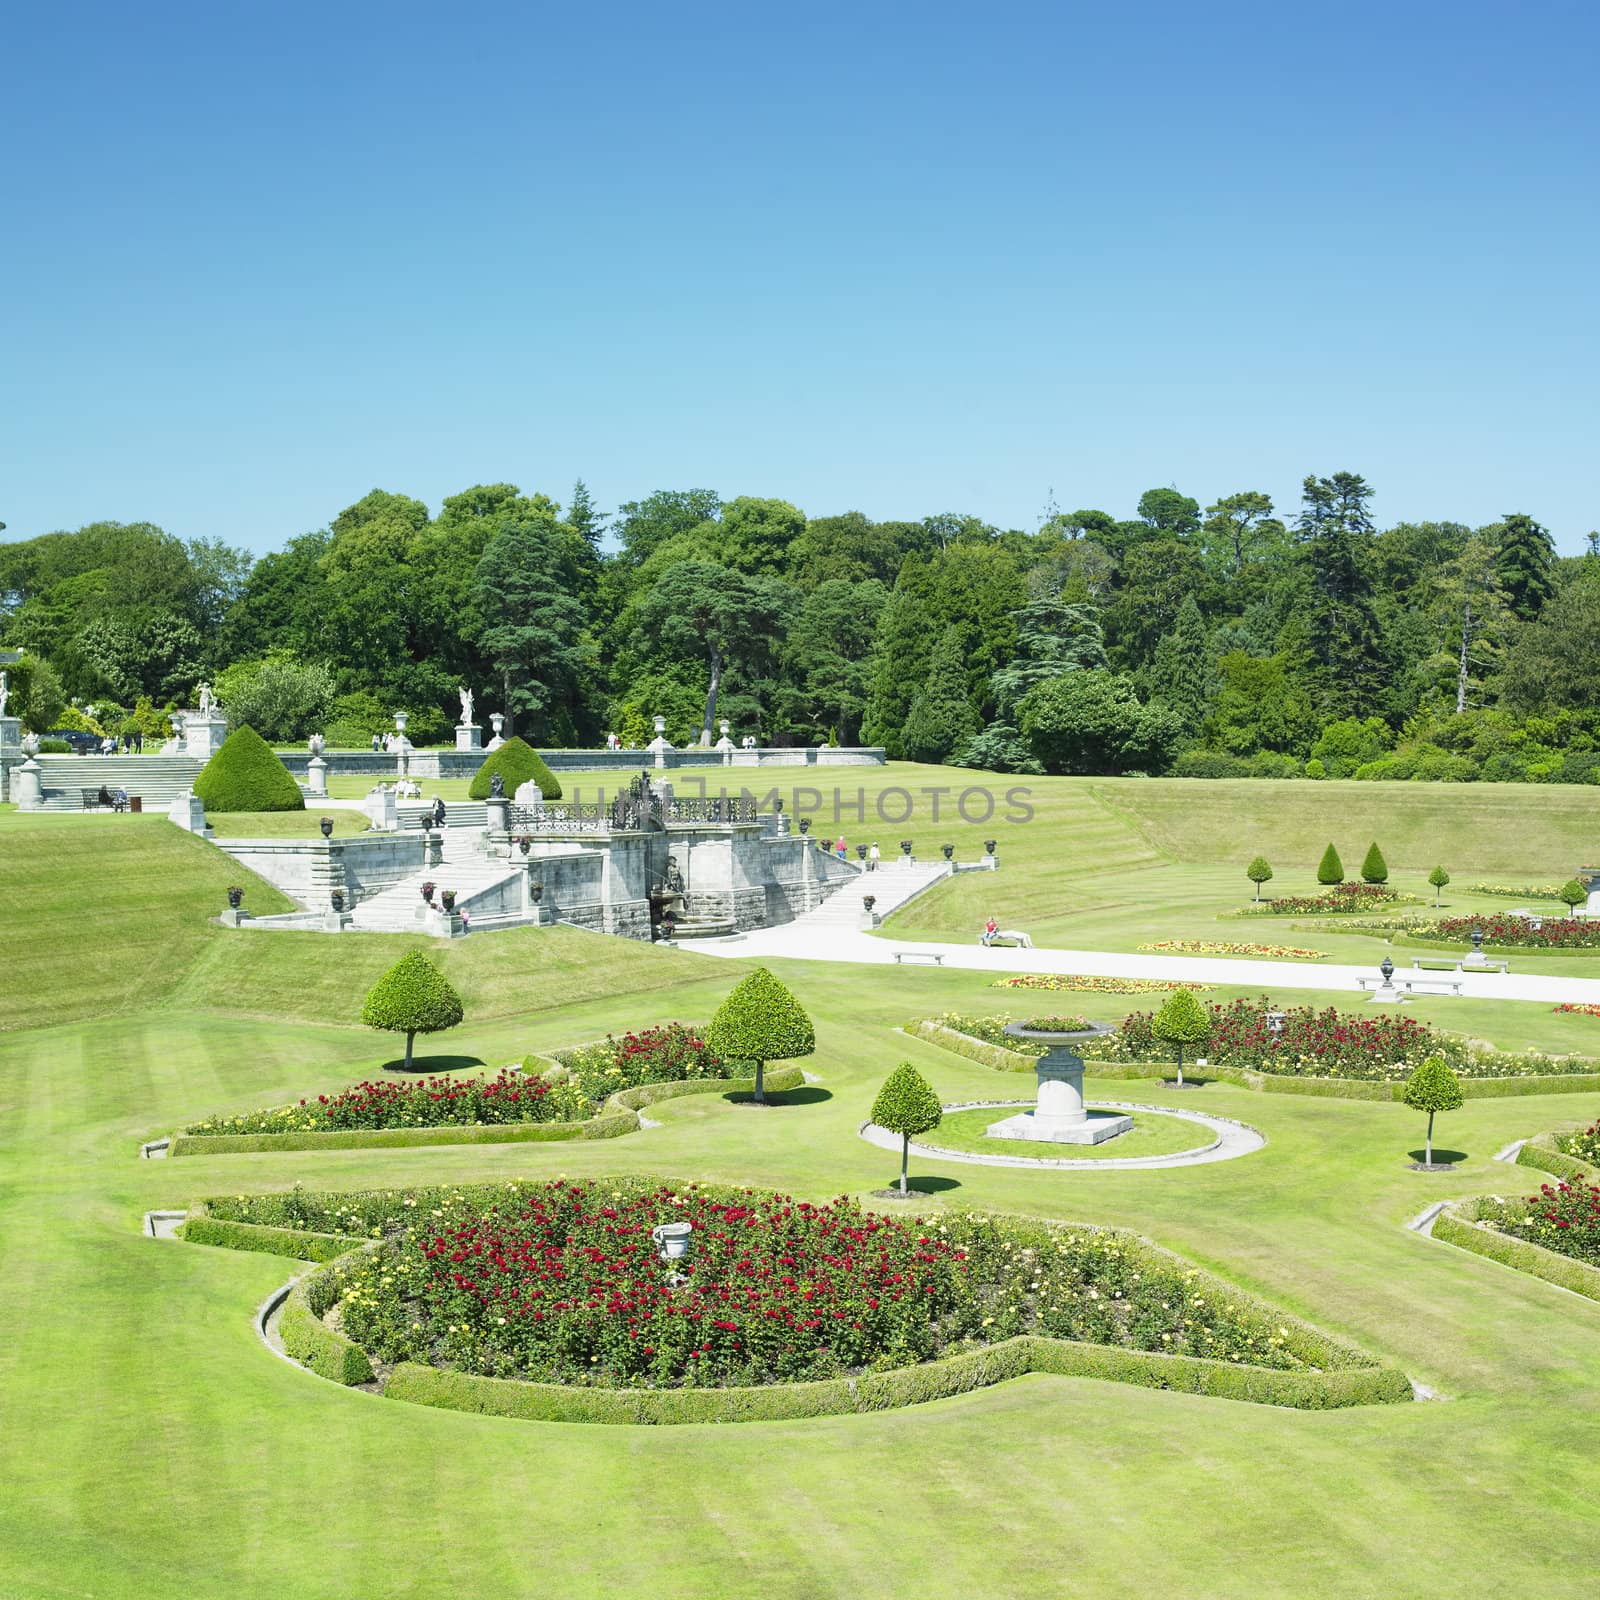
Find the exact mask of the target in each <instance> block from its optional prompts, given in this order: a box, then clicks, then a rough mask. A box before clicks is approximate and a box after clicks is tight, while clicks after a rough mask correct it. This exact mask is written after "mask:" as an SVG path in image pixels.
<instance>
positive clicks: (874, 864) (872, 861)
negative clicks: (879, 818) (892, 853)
mask: <svg viewBox="0 0 1600 1600" xmlns="http://www.w3.org/2000/svg"><path fill="white" fill-rule="evenodd" d="M877 870H878V842H877V840H873V842H872V848H871V849H870V850H869V851H867V871H868V872H876V871H877Z"/></svg>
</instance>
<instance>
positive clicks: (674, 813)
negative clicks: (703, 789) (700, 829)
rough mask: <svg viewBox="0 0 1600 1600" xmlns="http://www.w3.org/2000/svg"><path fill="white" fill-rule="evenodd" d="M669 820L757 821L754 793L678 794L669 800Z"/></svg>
mask: <svg viewBox="0 0 1600 1600" xmlns="http://www.w3.org/2000/svg"><path fill="white" fill-rule="evenodd" d="M666 820H667V821H668V822H755V821H756V820H757V817H756V801H755V796H754V795H738V794H708V795H698V796H685V797H684V798H683V799H681V800H680V799H678V798H677V796H676V795H674V796H673V798H672V799H670V800H669V801H668V802H667V816H666Z"/></svg>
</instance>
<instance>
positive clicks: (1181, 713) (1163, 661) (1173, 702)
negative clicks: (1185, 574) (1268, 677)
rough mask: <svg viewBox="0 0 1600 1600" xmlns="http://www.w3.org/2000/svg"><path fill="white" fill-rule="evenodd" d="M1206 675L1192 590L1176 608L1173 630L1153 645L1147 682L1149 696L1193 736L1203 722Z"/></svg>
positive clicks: (1200, 626) (1203, 629) (1200, 621)
mask: <svg viewBox="0 0 1600 1600" xmlns="http://www.w3.org/2000/svg"><path fill="white" fill-rule="evenodd" d="M1208 676H1209V673H1208V663H1207V660H1206V625H1205V619H1204V618H1203V617H1202V616H1201V615H1200V607H1199V605H1198V604H1197V603H1196V601H1195V597H1194V595H1193V593H1192V592H1191V593H1189V594H1186V595H1185V596H1184V597H1183V604H1182V605H1180V606H1179V607H1178V617H1177V621H1176V622H1175V623H1174V624H1173V628H1172V631H1171V632H1170V633H1168V634H1167V635H1166V636H1165V637H1164V638H1162V640H1161V641H1160V643H1159V644H1157V646H1156V654H1155V660H1154V661H1153V662H1152V663H1151V666H1150V672H1149V684H1150V693H1151V695H1152V697H1153V698H1154V699H1156V700H1159V701H1160V702H1161V704H1162V705H1164V706H1167V707H1168V708H1169V709H1171V710H1172V711H1173V712H1174V713H1175V714H1176V715H1177V717H1178V718H1179V720H1180V721H1181V722H1182V724H1183V727H1184V730H1185V732H1186V733H1187V734H1188V735H1189V736H1190V737H1191V738H1195V739H1197V738H1199V736H1200V732H1201V727H1202V725H1203V723H1204V721H1205V714H1206V693H1207V687H1208V686H1207V681H1206V680H1207V678H1208Z"/></svg>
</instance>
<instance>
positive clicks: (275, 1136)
mask: <svg viewBox="0 0 1600 1600" xmlns="http://www.w3.org/2000/svg"><path fill="white" fill-rule="evenodd" d="M638 1126H639V1119H638V1118H637V1117H636V1116H635V1115H634V1114H633V1113H632V1112H631V1111H628V1110H618V1111H614V1112H610V1113H603V1114H602V1115H600V1116H598V1117H589V1118H586V1119H585V1120H584V1121H582V1122H490V1123H484V1124H481V1125H479V1124H471V1125H462V1124H459V1123H447V1124H443V1125H441V1126H439V1127H434V1128H340V1129H336V1130H333V1131H331V1132H328V1133H177V1134H174V1135H173V1136H172V1143H171V1144H170V1145H169V1146H168V1147H167V1155H168V1156H169V1157H174V1156H229V1155H232V1156H238V1155H257V1154H260V1153H261V1152H263V1151H270V1150H408V1149H415V1148H416V1147H418V1146H420V1145H440V1144H549V1143H555V1142H560V1141H562V1140H566V1139H615V1138H617V1137H618V1136H619V1135H620V1134H624V1133H632V1132H634V1130H635V1129H637V1128H638Z"/></svg>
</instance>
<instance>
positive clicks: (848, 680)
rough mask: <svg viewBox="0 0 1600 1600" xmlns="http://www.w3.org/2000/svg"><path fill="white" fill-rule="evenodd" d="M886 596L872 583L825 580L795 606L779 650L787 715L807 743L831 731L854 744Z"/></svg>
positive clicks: (867, 692) (865, 696)
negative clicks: (795, 608)
mask: <svg viewBox="0 0 1600 1600" xmlns="http://www.w3.org/2000/svg"><path fill="white" fill-rule="evenodd" d="M887 600H888V593H887V591H886V590H885V589H884V587H883V585H882V584H881V583H879V582H878V581H877V579H875V578H873V579H869V580H868V581H866V582H865V583H851V582H849V581H848V580H846V579H843V578H829V579H827V580H826V581H824V582H822V583H819V584H818V585H817V586H816V588H814V589H813V590H812V591H811V592H810V593H809V594H808V595H806V597H805V599H804V600H803V601H802V602H801V604H800V609H799V612H798V614H797V616H796V618H795V621H794V624H793V626H792V627H791V628H790V629H789V635H788V639H787V641H786V644H785V647H784V676H785V678H786V681H787V686H788V691H789V693H788V702H789V716H790V721H791V724H792V725H793V726H796V727H798V728H799V729H801V730H802V731H803V732H804V734H805V736H806V738H807V740H808V742H814V741H815V739H816V738H817V737H819V736H820V735H822V734H825V733H827V732H828V731H829V730H830V729H831V730H833V731H835V732H837V734H838V738H839V742H840V743H842V744H855V743H856V742H857V741H858V739H859V736H860V732H861V719H862V716H863V714H864V713H865V711H866V705H867V696H868V694H869V692H870V689H871V664H872V645H873V639H874V637H875V635H876V633H877V627H878V618H879V616H880V615H881V613H882V611H883V608H884V605H885V603H886V602H887Z"/></svg>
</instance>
